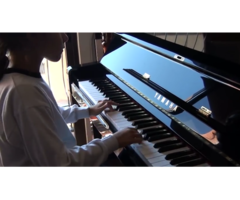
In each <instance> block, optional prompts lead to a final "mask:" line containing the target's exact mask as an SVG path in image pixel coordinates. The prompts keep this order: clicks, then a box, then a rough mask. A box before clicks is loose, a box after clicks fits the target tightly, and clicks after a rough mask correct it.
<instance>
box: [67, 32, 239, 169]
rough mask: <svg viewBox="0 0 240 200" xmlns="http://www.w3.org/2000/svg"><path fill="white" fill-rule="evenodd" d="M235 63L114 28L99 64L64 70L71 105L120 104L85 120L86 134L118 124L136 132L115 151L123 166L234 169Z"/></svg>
mask: <svg viewBox="0 0 240 200" xmlns="http://www.w3.org/2000/svg"><path fill="white" fill-rule="evenodd" d="M239 68H240V66H239V65H238V64H236V63H232V62H230V61H227V60H224V59H221V58H217V57H214V56H210V55H207V54H205V53H202V52H197V51H194V50H192V49H189V48H186V47H183V46H180V45H178V44H174V43H171V42H168V41H165V40H162V39H160V38H156V37H154V36H152V35H150V34H140V33H138V34H137V33H127V34H126V33H116V34H114V38H113V40H112V41H111V43H110V45H109V46H108V49H107V52H106V53H105V55H104V56H103V58H102V59H101V61H100V63H91V64H87V65H81V66H80V65H75V66H71V67H69V84H70V90H71V94H72V97H73V103H78V104H79V105H83V104H85V105H87V106H91V105H94V104H96V103H97V101H98V100H102V99H105V98H109V99H111V100H113V101H115V102H117V103H119V104H120V105H119V106H116V107H114V111H111V112H110V111H106V112H104V113H102V114H101V115H99V116H97V118H95V119H94V120H91V126H92V130H93V137H92V138H94V137H100V138H101V137H105V136H107V135H108V134H114V132H116V131H118V130H121V129H122V128H124V127H135V128H136V129H137V130H138V131H139V133H140V134H142V136H143V138H144V142H143V143H142V144H134V145H131V146H128V147H126V148H124V149H122V150H121V152H120V153H119V154H116V155H117V158H118V159H119V161H120V162H121V163H122V164H123V165H124V166H153V167H155V166H156V167H157V166H165V167H170V166H172V167H173V166H199V167H201V166H238V165H239V161H240V145H239V144H238V143H239V141H240V140H239V139H240V137H239V136H238V134H239V131H240V112H239V110H240V91H239V90H240V76H239V74H238V69H239ZM79 123H80V125H79V124H78V125H76V126H75V131H76V132H77V130H80V129H81V128H80V129H79V128H78V127H82V126H86V123H84V122H79ZM85 129H86V127H85ZM76 138H77V140H78V144H83V143H84V142H82V143H81V141H80V140H81V139H83V136H79V135H78V134H77V133H76ZM90 138H91V137H90Z"/></svg>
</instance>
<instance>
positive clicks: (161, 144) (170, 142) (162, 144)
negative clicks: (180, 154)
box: [153, 138, 179, 149]
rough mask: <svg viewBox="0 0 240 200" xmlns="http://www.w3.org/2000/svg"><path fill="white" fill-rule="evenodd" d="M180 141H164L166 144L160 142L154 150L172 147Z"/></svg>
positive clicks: (155, 145)
mask: <svg viewBox="0 0 240 200" xmlns="http://www.w3.org/2000/svg"><path fill="white" fill-rule="evenodd" d="M178 142H179V140H178V139H177V138H176V139H172V140H167V141H164V142H158V143H156V144H154V146H153V147H154V148H156V149H158V148H160V147H164V146H168V145H172V144H176V143H178Z"/></svg>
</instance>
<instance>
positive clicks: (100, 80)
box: [89, 79, 110, 84]
mask: <svg viewBox="0 0 240 200" xmlns="http://www.w3.org/2000/svg"><path fill="white" fill-rule="evenodd" d="M89 82H91V83H100V84H101V83H110V81H109V80H107V79H99V80H90V81H89Z"/></svg>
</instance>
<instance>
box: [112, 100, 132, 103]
mask: <svg viewBox="0 0 240 200" xmlns="http://www.w3.org/2000/svg"><path fill="white" fill-rule="evenodd" d="M115 102H116V103H119V104H121V103H128V102H131V100H130V99H123V100H121V99H116V100H115Z"/></svg>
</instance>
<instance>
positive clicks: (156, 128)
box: [141, 126, 164, 134]
mask: <svg viewBox="0 0 240 200" xmlns="http://www.w3.org/2000/svg"><path fill="white" fill-rule="evenodd" d="M159 129H164V126H162V127H153V128H149V129H144V130H142V131H141V133H142V134H145V133H149V132H151V131H158V130H159Z"/></svg>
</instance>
